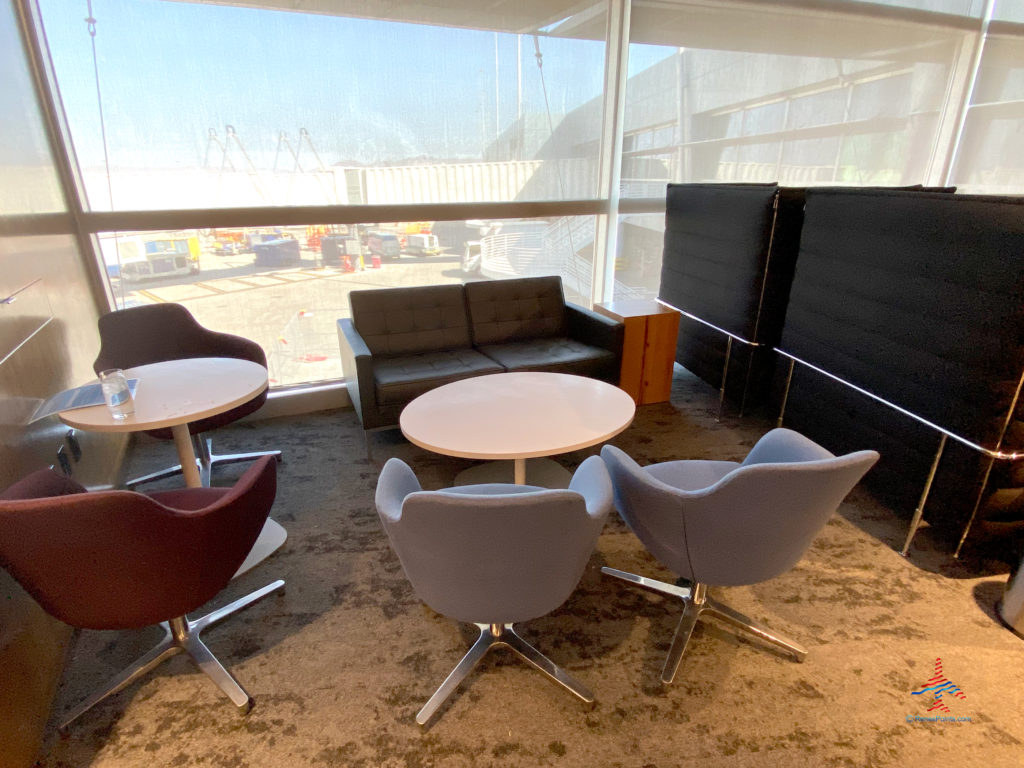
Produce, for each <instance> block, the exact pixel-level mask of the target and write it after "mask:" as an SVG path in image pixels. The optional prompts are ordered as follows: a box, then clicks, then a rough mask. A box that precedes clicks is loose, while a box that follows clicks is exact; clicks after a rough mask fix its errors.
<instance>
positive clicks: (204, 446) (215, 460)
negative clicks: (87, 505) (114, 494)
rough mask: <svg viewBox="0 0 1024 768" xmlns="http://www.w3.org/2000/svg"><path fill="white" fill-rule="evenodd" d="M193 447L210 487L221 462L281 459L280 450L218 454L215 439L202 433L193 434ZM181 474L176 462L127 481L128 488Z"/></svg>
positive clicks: (200, 475)
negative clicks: (215, 448)
mask: <svg viewBox="0 0 1024 768" xmlns="http://www.w3.org/2000/svg"><path fill="white" fill-rule="evenodd" d="M192 447H193V448H194V449H195V452H196V463H197V464H198V465H199V478H200V479H201V480H202V483H203V487H204V488H209V487H210V474H211V473H212V472H213V468H214V467H215V466H218V465H220V464H237V463H238V462H241V461H255V460H256V459H258V458H260V457H261V456H273V457H274V458H276V459H277V460H278V461H281V452H280V451H258V452H256V453H225V454H216V453H213V439H212V438H209V437H207V438H204V437H203V436H202V435H192ZM180 474H181V464H175V465H174V466H173V467H168V468H167V469H161V470H160V471H158V472H150V473H149V474H148V475H142V476H141V477H136V478H134V479H132V480H128V481H127V482H126V483H125V486H126V487H127V488H133V487H134V486H136V485H141V484H142V483H150V482H153V481H154V480H163V479H164V478H165V477H174V476H175V475H180Z"/></svg>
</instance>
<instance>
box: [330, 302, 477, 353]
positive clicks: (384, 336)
mask: <svg viewBox="0 0 1024 768" xmlns="http://www.w3.org/2000/svg"><path fill="white" fill-rule="evenodd" d="M348 301H349V308H350V310H351V314H352V324H353V325H355V327H356V330H357V331H359V335H360V336H362V337H363V341H365V342H366V346H367V347H369V349H370V353H371V354H373V355H382V356H387V355H412V354H416V353H419V352H436V351H438V350H448V349H459V348H468V347H470V346H471V342H470V339H469V321H468V320H467V318H466V299H465V296H464V295H463V290H462V286H461V285H423V286H416V287H408V288H377V289H373V290H363V291H352V292H351V293H349V295H348Z"/></svg>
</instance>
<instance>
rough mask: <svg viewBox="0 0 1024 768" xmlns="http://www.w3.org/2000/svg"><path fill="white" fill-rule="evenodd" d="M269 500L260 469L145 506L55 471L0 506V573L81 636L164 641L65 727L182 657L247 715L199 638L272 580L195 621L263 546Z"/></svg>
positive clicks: (243, 697) (271, 487) (271, 466)
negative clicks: (151, 635)
mask: <svg viewBox="0 0 1024 768" xmlns="http://www.w3.org/2000/svg"><path fill="white" fill-rule="evenodd" d="M276 489H277V467H276V464H275V463H274V461H273V459H272V458H271V457H269V456H268V457H263V458H261V459H260V460H259V461H258V462H257V463H256V464H254V465H253V466H252V467H250V468H249V469H248V470H247V471H246V473H245V474H244V475H242V477H241V478H240V479H239V480H238V482H237V483H236V484H235V485H234V486H233V487H231V488H184V489H180V490H174V491H162V492H159V493H153V494H150V495H144V494H140V493H135V492H133V491H101V492H92V493H90V492H87V491H86V490H85V488H83V487H82V486H81V485H79V484H78V483H76V482H75V481H74V480H71V479H70V478H68V477H65V476H63V475H61V474H58V473H57V472H54V471H53V470H49V469H44V470H39V471H38V472H35V473H33V474H31V475H29V476H28V477H26V478H25V479H24V480H21V481H20V482H18V483H15V484H14V485H13V486H11V487H10V488H8V489H7V490H6V491H5V492H4V493H2V494H0V565H2V566H3V567H4V568H6V569H7V570H8V572H9V573H10V574H11V575H12V576H13V577H14V578H15V579H16V580H17V581H18V583H20V584H21V586H22V587H23V588H24V589H25V591H26V592H28V593H29V594H30V595H31V596H32V597H33V598H35V600H36V601H37V602H38V603H39V604H40V606H42V608H43V609H44V610H45V611H46V612H47V613H49V614H51V615H52V616H54V617H55V618H57V619H60V620H61V621H63V622H65V623H67V624H70V625H72V626H74V627H79V628H82V629H106V630H111V629H114V630H116V629H137V628H141V627H146V626H149V625H151V624H163V626H164V629H165V630H166V636H165V637H164V639H163V641H162V642H161V643H160V644H159V645H157V646H156V647H155V648H153V650H151V651H150V652H149V653H147V654H146V655H144V656H142V657H141V658H140V659H138V660H136V661H135V663H133V664H132V665H131V666H130V667H128V668H127V669H126V670H124V671H123V672H122V673H121V674H119V675H117V676H116V677H115V678H114V679H112V680H111V681H110V682H109V684H108V685H107V686H106V687H105V688H103V689H102V690H101V691H99V692H98V693H95V694H93V695H92V696H90V697H89V698H88V699H86V700H85V701H84V702H83V703H82V704H80V705H79V706H77V707H76V708H75V709H74V710H72V712H71V713H69V714H68V715H67V717H66V719H65V721H64V723H63V724H62V725H61V727H62V728H64V727H66V726H67V725H68V724H70V723H71V722H72V721H73V720H75V719H76V718H77V717H79V716H80V715H81V714H83V713H84V712H86V711H87V710H89V709H91V708H92V707H93V706H95V705H96V704H98V703H99V702H100V701H102V700H103V699H105V698H107V697H108V696H110V695H111V694H113V693H116V692H117V691H120V690H121V689H123V688H125V687H126V686H127V685H129V684H130V683H132V682H133V681H134V680H136V679H137V678H139V677H141V676H142V675H144V674H145V673H146V672H148V671H149V670H151V669H153V668H154V667H156V666H157V665H158V664H160V663H161V662H163V661H164V660H165V659H167V658H170V657H171V656H174V655H176V654H178V653H182V652H184V653H187V654H188V655H189V656H190V657H191V658H192V660H193V661H194V662H195V663H196V664H197V665H198V666H199V667H200V669H202V670H203V671H204V672H205V673H206V674H207V675H209V676H210V677H211V678H212V679H213V681H214V682H215V683H216V684H217V685H218V686H219V687H220V688H221V690H223V691H224V693H226V694H227V695H228V696H229V697H230V698H231V700H232V701H233V702H234V703H235V705H236V706H238V707H239V708H240V709H241V710H242V711H243V712H248V711H249V709H250V708H251V707H252V704H253V700H252V698H251V697H250V696H249V694H248V693H246V691H245V689H243V688H242V686H241V685H239V683H238V681H237V680H235V678H234V677H232V675H231V673H230V672H228V671H227V670H226V669H225V668H224V667H223V666H222V665H221V663H220V662H219V661H218V660H217V659H216V657H215V656H214V655H213V654H212V653H211V652H210V650H209V649H208V648H207V647H206V645H204V644H203V641H202V640H201V639H200V637H199V635H200V633H201V632H202V631H203V630H204V629H206V628H207V627H209V626H212V625H213V624H216V623H217V622H220V621H222V620H223V619H225V618H227V617H228V616H230V615H231V614H233V613H236V612H237V611H240V610H242V609H243V608H246V607H248V606H250V605H252V604H253V603H255V602H256V601H258V600H260V599H262V598H263V597H265V596H267V595H269V594H270V593H272V592H274V591H276V590H279V589H282V588H283V587H284V581H281V580H278V581H274V582H273V583H271V584H268V585H267V586H265V587H263V588H262V589H259V590H257V591H255V592H252V593H251V594H249V595H246V596H245V597H242V598H240V599H238V600H235V601H234V602H232V603H231V604H229V605H227V606H225V607H223V608H220V609H219V610H216V611H214V612H213V613H210V614H208V615H206V616H204V617H202V618H200V619H195V620H190V619H189V618H188V617H187V616H186V614H187V613H188V612H189V611H194V610H195V609H197V608H199V607H200V606H202V605H204V604H205V603H207V602H209V601H210V600H211V599H212V598H214V597H215V596H216V595H217V594H218V593H219V592H220V591H221V590H222V589H224V587H226V586H227V584H228V582H230V581H231V578H232V576H233V575H234V574H235V571H236V570H237V569H238V567H239V566H240V565H241V564H242V562H243V561H244V560H245V557H246V555H247V554H248V553H249V550H250V549H251V548H252V546H253V543H254V542H255V541H256V538H257V536H259V533H260V531H261V530H262V528H263V524H264V522H265V521H266V519H267V514H268V513H269V512H270V508H271V506H272V505H273V503H274V495H275V493H276Z"/></svg>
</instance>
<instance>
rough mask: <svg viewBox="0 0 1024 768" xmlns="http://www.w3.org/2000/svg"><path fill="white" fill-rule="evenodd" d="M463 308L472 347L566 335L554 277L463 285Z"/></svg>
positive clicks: (558, 283) (558, 285) (558, 284)
mask: <svg viewBox="0 0 1024 768" xmlns="http://www.w3.org/2000/svg"><path fill="white" fill-rule="evenodd" d="M466 306H467V307H468V308H469V322H470V326H471V327H472V330H473V343H474V344H475V345H476V346H483V345H485V344H504V343H506V342H510V341H518V340H521V339H540V338H547V337H551V336H565V335H566V333H567V327H568V326H567V322H568V321H567V320H566V313H565V296H564V294H563V293H562V278H560V277H558V276H557V275H550V276H544V277H519V278H513V279H510V280H481V281H479V282H475V283H466Z"/></svg>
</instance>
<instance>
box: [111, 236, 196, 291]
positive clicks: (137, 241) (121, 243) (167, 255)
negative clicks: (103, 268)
mask: <svg viewBox="0 0 1024 768" xmlns="http://www.w3.org/2000/svg"><path fill="white" fill-rule="evenodd" d="M100 248H101V250H102V252H103V260H104V262H105V263H106V265H107V274H109V275H110V276H111V277H120V278H121V279H122V280H124V281H126V282H135V281H138V280H146V279H149V278H158V277H174V276H178V275H190V274H195V273H197V272H199V238H198V237H194V236H193V237H173V236H168V237H159V236H155V237H154V236H131V235H128V236H123V235H122V236H118V237H116V238H115V237H110V238H103V239H101V240H100Z"/></svg>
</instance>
